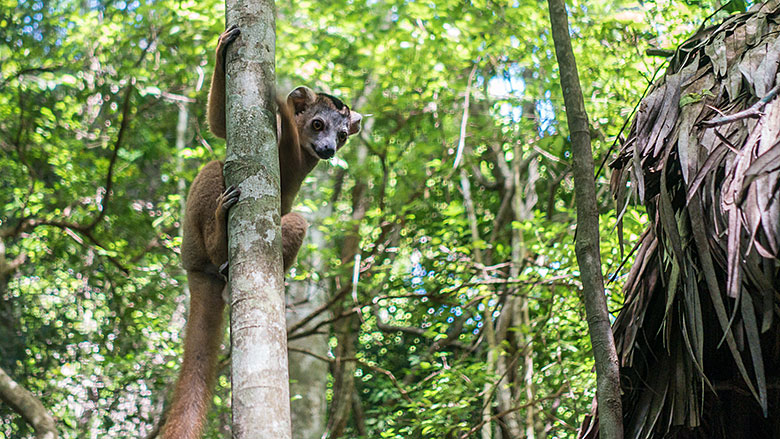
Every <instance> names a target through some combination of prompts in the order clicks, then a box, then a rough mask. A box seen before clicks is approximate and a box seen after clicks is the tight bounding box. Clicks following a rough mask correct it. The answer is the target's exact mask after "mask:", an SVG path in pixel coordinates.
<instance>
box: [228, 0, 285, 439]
mask: <svg viewBox="0 0 780 439" xmlns="http://www.w3.org/2000/svg"><path fill="white" fill-rule="evenodd" d="M226 3H227V4H226V20H225V21H226V23H227V24H229V25H232V24H235V25H238V27H239V28H240V29H241V37H240V38H238V39H237V40H236V41H235V42H234V43H233V45H232V46H231V47H229V48H228V52H227V58H226V73H227V84H226V96H227V102H226V114H227V157H226V160H225V170H224V173H225V182H226V184H227V185H228V186H232V185H235V186H238V187H240V188H241V198H242V200H241V201H240V202H239V203H238V204H236V205H235V206H234V207H233V208H232V209H231V210H230V215H229V219H228V243H229V255H230V259H229V260H230V273H229V280H230V296H231V297H230V304H231V319H230V320H231V321H230V332H231V360H232V390H233V392H232V408H233V438H235V439H244V438H251V439H265V438H269V439H270V438H273V439H289V438H291V437H292V433H291V430H290V397H289V381H288V372H287V330H286V328H285V315H284V314H285V309H284V288H283V287H284V282H283V277H282V252H281V218H280V214H279V210H280V196H279V190H280V189H279V188H280V177H279V158H278V155H277V147H276V111H275V107H274V99H273V93H274V81H275V74H274V70H275V69H274V52H275V45H276V35H275V29H274V3H273V2H272V1H267V0H255V1H237V0H228V1H227V2H226Z"/></svg>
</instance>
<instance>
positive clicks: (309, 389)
mask: <svg viewBox="0 0 780 439" xmlns="http://www.w3.org/2000/svg"><path fill="white" fill-rule="evenodd" d="M325 169H326V168H324V167H323V168H317V169H315V171H314V172H315V178H316V179H317V181H325V180H327V178H328V177H327V173H326V171H325ZM307 190H308V191H310V192H313V189H311V188H309V187H306V186H304V187H303V188H302V190H301V195H303V196H304V197H306V195H307V194H306V192H307ZM306 198H311V197H306ZM332 211H333V208H332V207H331V204H327V205H326V206H324V207H322V208H320V209H319V210H317V211H316V212H315V213H314V218H311V219H310V220H311V221H310V223H311V224H312V226H311V227H309V232H308V237H307V241H308V243H310V244H311V245H313V247H314V248H324V247H325V246H326V245H328V243H327V242H326V237H325V234H324V233H323V232H322V231H321V230H319V229H318V227H317V225H318V224H320V223H322V220H323V219H324V218H327V217H328V216H330V215H331V212H332ZM309 261H310V265H311V272H312V273H324V272H325V271H326V270H327V261H326V260H325V259H324V258H323V257H322V254H321V253H320V252H312V255H311V258H310V259H309ZM321 282H324V279H319V278H315V279H311V280H310V281H309V282H292V283H290V285H289V286H288V287H287V302H288V304H289V305H288V310H287V326H288V327H290V326H292V325H294V324H296V323H298V322H299V321H300V320H301V319H302V318H304V317H307V316H309V315H311V313H313V312H315V311H316V310H317V309H319V308H320V307H321V306H323V305H325V304H326V303H327V301H328V297H327V289H326V288H322V285H320V283H321ZM329 315H330V313H327V312H322V313H320V314H319V315H318V316H317V317H315V318H314V319H313V320H312V321H311V322H310V324H311V325H317V324H319V323H321V322H322V321H324V320H327V319H328V318H329ZM328 327H329V325H328ZM326 328H327V327H326ZM325 332H327V329H326V330H325ZM328 338H329V337H328V335H327V334H311V335H308V336H306V337H304V338H300V339H295V340H290V342H289V346H290V347H291V348H299V349H302V350H305V351H308V352H311V353H313V354H316V355H319V356H321V357H326V356H327V355H328ZM288 358H289V359H290V394H291V395H292V396H293V400H292V403H291V405H292V426H293V428H292V429H293V431H294V432H295V437H296V439H320V438H321V437H322V434H323V432H324V431H325V426H326V421H327V417H328V405H327V401H326V399H325V391H326V388H327V384H328V371H329V364H328V363H327V362H325V361H322V360H320V359H318V358H315V357H313V356H311V355H309V354H305V353H301V352H289V353H288Z"/></svg>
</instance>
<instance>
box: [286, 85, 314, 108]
mask: <svg viewBox="0 0 780 439" xmlns="http://www.w3.org/2000/svg"><path fill="white" fill-rule="evenodd" d="M316 100H317V93H314V91H312V89H310V88H309V87H304V86H301V87H298V88H296V89H295V90H293V91H291V92H290V94H289V95H287V102H288V103H289V104H290V105H292V108H293V111H294V112H295V114H298V113H302V112H304V111H306V109H307V108H309V106H310V105H311V104H313V103H314V101H316Z"/></svg>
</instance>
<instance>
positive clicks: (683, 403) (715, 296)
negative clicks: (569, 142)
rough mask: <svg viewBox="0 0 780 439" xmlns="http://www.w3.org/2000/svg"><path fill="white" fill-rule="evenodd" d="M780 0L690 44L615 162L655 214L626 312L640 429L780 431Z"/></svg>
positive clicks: (668, 433)
mask: <svg viewBox="0 0 780 439" xmlns="http://www.w3.org/2000/svg"><path fill="white" fill-rule="evenodd" d="M779 4H780V1H778V0H774V1H771V2H768V3H764V4H759V5H755V6H753V7H752V8H751V9H750V11H749V12H747V13H743V14H738V15H733V16H730V17H729V18H728V19H726V20H725V21H724V22H723V23H722V24H720V25H718V26H713V27H710V28H706V29H702V30H700V31H699V32H697V33H696V35H694V36H693V37H692V38H690V39H689V40H687V41H686V42H685V43H683V44H682V45H681V46H680V47H679V48H678V50H677V52H676V54H675V55H674V57H673V58H672V60H671V61H670V64H669V67H668V69H667V72H666V75H665V76H664V78H663V79H662V80H661V81H660V82H659V83H657V84H656V85H655V86H654V87H653V88H652V90H651V91H650V92H649V93H648V95H647V97H646V98H645V99H644V101H643V102H642V103H641V105H640V108H639V111H638V113H637V116H636V118H635V120H634V121H633V124H632V126H631V128H630V132H629V134H628V136H627V137H626V140H625V142H623V144H622V150H621V151H620V154H619V156H618V158H617V159H616V160H615V161H614V162H613V163H612V165H611V166H612V168H613V174H612V188H613V192H614V194H615V196H616V199H617V201H618V203H619V206H618V207H619V211H621V212H623V211H624V209H625V206H626V203H627V202H628V200H629V199H631V198H634V199H637V200H638V201H639V202H641V203H643V204H644V205H645V206H646V208H647V211H648V214H649V216H650V219H651V221H652V223H651V226H650V228H649V229H648V230H647V232H646V233H645V235H644V236H643V237H642V239H641V243H640V247H639V249H638V250H637V253H636V261H635V263H634V266H633V267H632V269H631V271H630V274H629V277H628V279H627V282H626V284H625V307H624V308H623V309H622V310H621V312H620V314H619V315H618V317H617V320H616V321H615V323H614V325H613V330H614V334H615V342H616V345H617V350H618V356H619V358H620V361H621V376H622V378H621V385H622V389H623V392H624V394H623V404H624V406H623V412H624V427H625V434H626V436H625V437H626V438H659V437H703V438H704V437H706V438H717V437H730V438H731V437H749V438H764V437H767V438H770V437H780V389H779V388H778V384H779V383H780V325H778V317H780V263H779V262H778V255H780V98H777V94H778V93H777V92H778V87H780V80H778V62H779V61H780V6H779ZM594 405H595V404H594ZM582 437H588V438H594V437H598V422H597V421H596V422H592V420H591V419H588V420H586V423H585V426H584V428H583V432H582Z"/></svg>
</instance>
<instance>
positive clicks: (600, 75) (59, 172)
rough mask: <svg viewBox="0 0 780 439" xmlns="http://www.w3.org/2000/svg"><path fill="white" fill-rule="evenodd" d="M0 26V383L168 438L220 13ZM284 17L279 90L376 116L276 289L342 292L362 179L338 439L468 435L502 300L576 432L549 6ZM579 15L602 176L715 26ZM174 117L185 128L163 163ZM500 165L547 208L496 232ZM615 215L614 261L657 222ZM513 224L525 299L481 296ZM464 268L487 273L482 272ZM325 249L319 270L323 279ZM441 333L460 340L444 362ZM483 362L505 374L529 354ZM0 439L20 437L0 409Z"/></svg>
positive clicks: (670, 17)
mask: <svg viewBox="0 0 780 439" xmlns="http://www.w3.org/2000/svg"><path fill="white" fill-rule="evenodd" d="M0 6H1V7H0V29H1V30H2V31H1V32H0V148H1V150H2V157H0V174H1V175H3V178H2V180H1V181H0V237H1V238H2V241H1V242H0V251H1V252H0V253H2V254H0V269H1V270H0V274H2V276H0V313H1V314H2V315H1V316H0V335H1V337H0V367H2V368H3V369H4V370H6V371H7V372H8V373H9V374H10V375H11V376H13V377H14V378H15V379H16V380H17V381H19V382H20V383H21V384H22V385H24V386H25V387H27V388H28V389H29V390H31V391H32V392H33V393H34V394H35V395H37V396H39V397H40V399H41V401H42V402H43V404H44V405H45V406H46V407H47V408H48V409H49V410H50V411H51V412H52V414H53V415H54V416H55V417H56V418H57V420H58V421H59V425H58V428H59V431H60V433H61V435H62V437H64V438H77V437H78V438H86V437H122V438H124V437H143V436H145V435H146V434H148V433H149V432H150V431H152V429H153V428H154V426H155V425H156V424H157V422H158V420H159V417H160V414H161V411H162V410H163V407H164V404H165V398H166V397H167V394H168V391H169V389H170V384H171V382H172V380H173V379H174V377H175V373H176V371H177V368H178V361H177V358H178V354H179V353H180V350H181V329H182V327H183V323H184V316H185V309H186V303H185V290H184V277H183V273H182V272H181V270H180V268H179V259H178V254H177V253H178V245H179V243H180V235H179V227H180V224H179V221H180V219H181V209H182V202H183V199H184V197H185V195H186V187H187V182H190V181H192V178H193V177H194V175H195V173H196V172H197V170H198V168H199V166H200V165H202V164H203V163H205V162H206V161H208V160H210V159H212V158H218V157H221V156H222V155H223V153H224V143H223V142H221V141H219V140H217V139H215V138H214V137H213V136H212V135H211V134H210V133H208V132H207V129H206V127H205V125H204V124H203V121H204V120H205V110H204V109H205V102H206V96H207V88H208V81H209V78H210V72H211V70H212V68H213V65H212V63H213V55H212V53H213V50H214V47H215V43H216V39H217V36H218V34H219V33H220V31H221V30H222V29H223V28H224V27H223V18H222V17H224V5H223V4H221V3H219V2H216V1H212V0H205V1H200V2H194V1H189V0H177V1H170V0H111V1H103V0H82V1H80V2H74V1H65V0H59V1H57V0H20V1H18V2H17V1H12V0H0ZM277 8H278V11H277V14H278V19H277V34H278V40H277V83H278V84H280V88H282V89H289V88H291V87H292V86H294V85H297V84H299V83H303V84H309V85H310V86H313V87H315V88H319V89H324V90H326V91H328V92H330V93H332V94H334V95H336V96H341V97H343V98H344V99H345V100H346V101H347V102H350V103H351V104H352V105H353V106H354V107H355V108H356V109H357V110H358V111H360V112H362V113H363V114H370V116H369V117H367V118H366V119H365V122H364V127H365V129H364V131H363V132H362V134H361V135H360V136H359V138H358V139H355V140H352V141H351V142H350V146H349V147H347V148H345V149H344V153H343V154H342V155H341V156H340V157H338V158H337V159H334V160H332V161H331V162H329V163H327V164H321V165H320V167H321V168H324V171H322V172H318V173H316V175H317V177H316V179H315V177H311V178H310V179H309V181H308V183H307V185H308V186H309V187H311V188H314V189H312V190H308V191H307V198H306V199H299V202H300V206H299V207H298V208H297V209H298V210H300V211H302V212H304V213H308V214H310V213H312V212H315V211H318V210H320V209H322V208H323V206H325V205H327V204H330V208H331V209H332V210H331V212H332V213H331V214H330V216H328V217H326V218H325V219H323V220H322V221H320V222H319V223H317V224H314V225H313V227H318V228H320V229H321V230H322V232H323V233H324V234H325V242H328V243H332V244H333V245H329V246H326V247H324V248H323V247H317V248H315V246H309V247H307V248H305V249H304V250H303V251H302V253H301V255H300V256H299V265H298V267H297V268H295V269H294V270H293V273H291V276H290V277H289V279H290V282H310V283H313V284H316V285H320V286H321V287H322V288H330V286H331V285H332V284H331V283H329V280H330V279H334V278H336V277H337V276H339V275H341V274H343V273H344V272H348V273H351V270H352V268H351V267H349V266H348V265H349V264H342V263H341V260H340V254H339V245H340V243H342V242H343V241H344V239H345V237H344V235H345V233H346V232H347V231H348V230H350V229H351V227H349V225H350V221H352V220H351V214H352V209H353V200H352V196H353V194H354V193H355V192H354V191H352V189H353V188H354V187H355V185H356V183H358V182H362V183H365V184H366V185H367V186H366V191H365V192H364V193H363V195H362V197H364V200H362V201H361V202H363V203H365V205H366V215H365V218H364V219H363V220H362V221H361V222H360V224H359V228H358V230H359V236H360V246H359V248H360V252H361V254H362V256H363V259H362V265H361V276H360V281H359V284H358V286H357V289H356V293H355V294H353V295H351V296H349V295H348V296H347V297H346V298H345V299H343V301H344V303H345V304H347V305H348V306H353V307H356V308H357V309H358V310H359V311H360V313H359V316H360V330H359V335H358V339H357V344H356V352H357V354H356V355H357V358H356V360H357V361H358V366H357V373H356V376H355V380H356V386H357V393H358V395H359V396H360V401H359V405H360V406H362V411H363V413H362V415H361V416H358V415H355V416H353V417H352V421H350V423H349V424H348V425H347V428H346V431H345V436H346V437H359V436H360V435H361V434H363V435H364V437H385V438H415V437H419V438H422V437H430V438H443V437H458V436H459V435H462V434H464V433H466V432H468V431H469V430H471V429H472V428H474V427H475V426H477V424H478V423H479V422H480V420H481V416H482V405H483V403H484V396H485V395H484V389H485V384H486V383H488V384H490V383H494V382H495V381H496V379H497V378H498V377H496V376H495V375H494V374H493V373H492V372H490V370H491V369H490V368H488V367H487V365H486V362H487V361H488V351H489V350H490V349H489V347H488V346H487V343H486V342H485V341H484V337H485V335H484V323H485V319H491V320H497V319H498V318H499V316H500V315H501V313H502V312H503V311H504V310H503V308H502V305H503V304H504V303H505V300H506V298H507V297H509V296H516V297H522V298H525V299H527V303H528V307H529V315H530V321H529V323H528V324H527V325H520V326H514V327H512V328H511V329H510V331H511V332H512V333H517V334H521V335H522V337H524V338H525V339H526V340H530V342H529V343H528V344H527V346H530V351H529V352H530V354H529V355H530V356H531V358H532V359H533V365H534V367H533V370H534V371H535V372H534V375H533V377H532V380H533V383H534V386H535V394H536V398H537V401H534V402H533V404H534V405H535V406H538V408H539V410H540V412H539V413H538V416H537V420H538V423H539V425H537V426H535V428H536V430H537V431H538V432H539V433H540V434H541V433H543V434H545V435H547V436H550V437H574V429H575V428H576V426H577V425H578V423H579V421H580V419H581V416H582V415H583V414H584V413H585V412H586V411H587V407H588V405H589V403H590V401H591V399H592V397H593V388H594V385H593V383H594V377H593V375H592V372H591V369H592V360H591V356H590V343H589V339H588V337H587V331H586V325H585V322H584V321H583V315H584V314H583V311H582V309H581V306H580V302H579V300H578V290H579V284H578V282H577V266H576V259H575V257H574V246H573V236H574V229H575V225H574V205H573V203H574V200H573V190H572V180H571V176H570V171H569V160H570V157H569V150H568V148H569V143H568V142H569V141H568V132H567V128H566V124H565V117H564V116H565V115H564V113H563V111H564V109H563V101H562V96H561V90H560V87H559V85H558V77H557V75H558V71H557V65H556V62H555V56H554V52H553V48H552V40H551V37H550V33H549V29H548V27H549V25H548V19H547V15H546V10H547V7H546V3H544V2H536V1H528V0H516V1H512V2H502V1H495V0H475V1H472V2H468V3H464V2H460V1H455V0H436V1H425V2H421V1H409V0H406V1H388V2H378V1H376V0H347V1H335V2H313V1H310V0H297V1H293V2H280V3H279V4H278V5H277ZM570 8H571V9H570V12H571V17H570V22H571V29H572V34H573V36H574V45H575V54H576V56H577V61H578V64H579V70H580V75H581V76H580V79H581V81H582V84H583V91H584V94H585V97H586V105H587V109H588V111H589V115H590V118H591V124H592V133H593V134H594V142H593V146H594V151H595V152H594V154H595V156H596V157H597V159H598V160H602V159H604V158H605V157H607V155H608V154H609V148H610V145H612V143H613V142H614V139H615V137H616V136H617V135H618V133H619V131H620V129H621V126H622V124H623V122H624V120H625V119H626V118H627V117H628V116H629V115H630V114H631V112H632V109H633V108H634V106H635V104H636V103H637V102H638V101H639V99H640V97H641V95H642V93H643V92H644V90H645V89H646V87H647V85H648V81H649V80H650V78H652V77H653V76H654V74H655V73H656V72H657V71H658V70H659V69H661V68H662V66H663V63H664V60H663V59H660V58H649V57H647V56H645V55H644V51H645V49H647V48H650V47H662V48H674V47H675V44H676V43H677V42H679V41H681V39H683V38H684V37H685V36H686V35H688V34H690V33H691V32H692V31H693V30H695V29H696V27H697V26H699V25H700V24H701V23H702V22H703V21H704V20H705V18H706V17H707V16H708V15H709V14H711V13H712V12H713V6H712V5H711V4H710V3H709V2H706V1H705V2H691V1H686V2H671V1H665V0H658V1H649V2H643V3H637V2H634V1H630V0H613V1H608V2H586V1H581V0H577V1H575V2H574V3H573V4H572V5H570ZM725 13H726V12H720V13H719V14H725ZM716 18H717V16H716V17H714V18H713V17H711V18H710V20H712V19H716ZM469 77H472V81H471V82H470V81H469ZM469 84H470V89H469V92H470V93H471V95H470V97H471V105H470V108H469V119H468V124H467V127H466V128H467V129H466V137H465V145H466V148H465V150H464V156H463V160H462V163H461V164H460V166H461V169H465V170H467V173H468V175H469V180H470V181H471V192H472V198H473V202H474V210H475V213H476V218H477V221H476V231H477V233H478V235H479V237H480V238H479V239H476V240H475V239H474V235H473V233H472V229H471V224H470V222H469V219H468V216H467V214H466V212H467V208H468V207H467V206H466V203H465V201H464V197H463V194H462V190H461V186H460V184H459V180H458V177H459V174H458V172H459V171H457V170H453V162H454V159H455V155H456V151H457V148H458V140H459V137H460V127H461V120H462V117H463V102H464V97H465V95H466V92H467V88H468V87H469ZM183 108H186V110H187V111H188V124H187V129H186V132H185V133H184V137H183V140H184V146H183V147H182V148H178V149H177V147H176V139H177V130H176V125H177V121H178V118H179V115H180V112H181V111H182V109H183ZM361 151H362V152H361ZM361 154H362V156H361ZM518 154H519V155H518ZM514 160H522V161H523V162H524V164H525V166H527V167H528V165H529V164H530V163H535V165H534V166H533V167H529V168H528V169H531V168H533V169H535V171H533V172H535V173H537V174H538V176H537V177H536V178H535V180H534V184H533V185H532V188H531V192H528V193H527V196H528V197H529V198H527V199H530V197H531V195H533V197H536V198H537V199H538V202H535V203H530V206H531V209H530V210H531V215H530V217H529V218H526V219H515V220H511V219H510V220H509V221H506V220H503V219H500V218H498V217H499V216H500V212H499V211H500V206H501V203H502V199H503V197H504V196H505V195H506V194H503V193H502V190H501V183H502V182H501V181H499V179H498V177H497V176H498V175H500V173H499V172H498V171H499V170H498V169H497V166H498V167H500V166H507V167H511V166H512V165H513V161H514ZM606 172H607V171H602V173H601V174H600V175H599V176H598V178H597V184H598V188H599V190H600V195H601V198H602V206H601V209H602V211H601V213H602V223H601V224H602V230H603V234H602V238H603V241H602V245H603V246H602V256H603V258H604V259H603V261H604V267H605V273H607V274H608V275H609V276H612V277H614V278H615V279H617V281H616V282H613V283H612V284H610V285H609V286H608V288H609V292H610V294H611V296H610V297H611V302H610V304H611V306H613V307H614V309H617V308H618V307H620V305H621V297H620V295H619V290H620V283H621V282H620V280H621V279H622V276H624V275H625V273H626V271H627V270H626V266H625V265H624V266H621V261H622V257H623V255H622V254H621V251H620V248H619V245H618V237H617V232H616V231H615V230H614V227H615V225H614V218H615V216H616V213H615V211H614V207H613V205H612V203H611V201H610V200H609V196H608V190H607V189H608V181H609V179H608V176H607V175H605V173H606ZM524 175H525V174H524ZM109 181H110V183H109ZM497 218H498V219H499V220H498V221H497ZM626 218H627V220H626V224H625V232H626V233H625V237H626V246H627V247H628V248H626V249H625V251H626V252H628V250H630V246H631V245H633V243H634V242H636V240H637V237H638V235H639V234H640V233H641V231H642V229H643V225H644V224H645V220H646V219H645V218H644V217H643V216H642V213H641V212H638V211H633V210H632V211H631V212H629V214H628V215H627V216H626ZM496 225H498V226H499V227H495V226H496ZM513 228H514V230H519V231H520V232H521V236H522V245H523V246H524V249H523V252H524V255H525V257H524V259H523V260H522V261H514V262H515V263H516V264H518V266H520V267H521V269H520V272H519V278H518V279H519V281H517V282H514V283H507V282H505V283H490V281H495V280H497V279H498V280H501V279H504V280H506V279H508V268H507V267H509V265H508V263H511V262H513V261H512V246H513V245H521V244H519V243H517V242H514V244H513V241H512V230H513ZM476 252H479V253H480V254H481V255H482V256H484V257H485V261H486V263H485V265H489V264H492V265H493V266H494V268H491V269H490V270H486V269H485V267H484V265H483V266H480V264H478V263H477V261H476V260H475V253H476ZM315 255H316V256H318V257H320V258H323V260H325V261H326V265H325V266H324V267H318V268H317V269H312V267H313V264H314V262H312V261H313V260H314V258H313V256H315ZM487 261H489V264H488V262H487ZM502 264H504V265H503V266H502ZM628 264H630V261H629V262H628ZM333 294H335V290H334V292H333ZM356 305H357V306H356ZM378 319H381V321H379V320H378ZM380 323H381V324H380ZM384 325H393V326H398V327H406V328H416V329H419V331H417V332H415V333H410V332H403V331H387V330H383V329H380V326H384ZM443 339H447V340H449V342H451V343H450V344H449V345H446V346H444V347H442V346H437V347H434V346H435V344H436V342H437V341H441V340H443ZM336 343H338V340H337V338H336V337H335V336H334V337H333V338H332V340H331V345H335V344H336ZM496 349H497V350H498V351H499V352H497V355H509V354H510V353H512V352H516V351H518V346H513V345H512V344H511V343H508V344H507V345H506V346H504V345H500V346H499V347H497V348H496ZM223 372H226V370H223ZM391 378H392V379H391ZM312 391H322V390H321V389H312ZM334 397H335V398H338V397H339V395H337V394H335V393H334V391H333V389H331V390H330V391H329V398H334ZM214 400H215V405H216V407H217V408H216V409H215V410H214V411H213V414H212V415H211V418H210V421H209V422H210V424H209V425H210V431H209V433H208V437H224V436H225V432H224V431H225V429H226V428H229V427H228V420H229V401H230V397H229V379H228V378H226V377H224V376H223V377H221V378H220V384H219V389H218V391H217V393H216V396H215V398H214ZM525 403H531V402H529V401H525ZM522 410H523V409H522V408H521V409H520V411H522ZM494 428H498V427H494ZM0 435H5V436H6V437H9V438H17V437H32V436H33V433H32V431H31V430H30V428H29V426H27V425H26V424H25V423H24V421H23V420H22V419H21V418H20V417H19V416H18V415H16V414H15V413H14V412H13V411H11V410H10V408H9V407H7V406H5V405H2V406H0Z"/></svg>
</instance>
